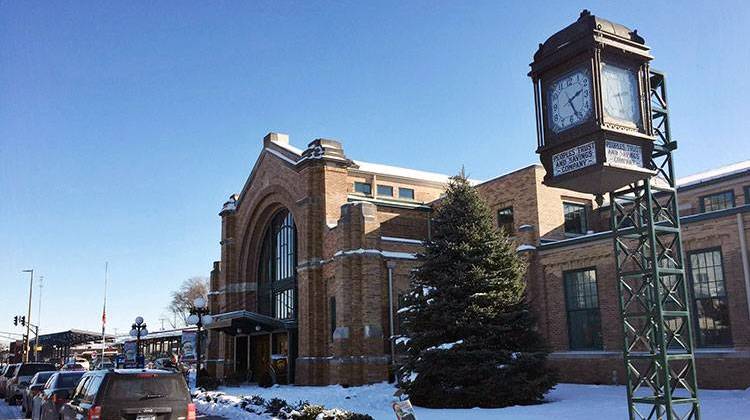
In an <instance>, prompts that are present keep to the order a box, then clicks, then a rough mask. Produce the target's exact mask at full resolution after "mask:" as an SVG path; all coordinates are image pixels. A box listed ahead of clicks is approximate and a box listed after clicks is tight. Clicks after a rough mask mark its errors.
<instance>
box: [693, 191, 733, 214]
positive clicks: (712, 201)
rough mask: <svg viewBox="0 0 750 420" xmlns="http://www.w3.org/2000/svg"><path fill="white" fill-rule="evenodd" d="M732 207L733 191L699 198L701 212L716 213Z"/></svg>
mask: <svg viewBox="0 0 750 420" xmlns="http://www.w3.org/2000/svg"><path fill="white" fill-rule="evenodd" d="M730 207H734V191H724V192H720V193H717V194H711V195H707V196H705V197H701V211H703V212H707V211H716V210H724V209H728V208H730Z"/></svg>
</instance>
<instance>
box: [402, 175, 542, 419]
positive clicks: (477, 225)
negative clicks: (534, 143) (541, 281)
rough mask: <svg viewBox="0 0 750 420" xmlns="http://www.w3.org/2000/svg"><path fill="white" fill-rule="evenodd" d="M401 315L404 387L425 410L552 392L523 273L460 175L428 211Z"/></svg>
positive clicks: (527, 399)
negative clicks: (426, 237) (427, 227)
mask: <svg viewBox="0 0 750 420" xmlns="http://www.w3.org/2000/svg"><path fill="white" fill-rule="evenodd" d="M419 260H420V262H421V265H420V267H419V268H418V270H417V271H415V273H414V278H413V279H412V286H411V287H412V288H411V290H410V291H409V293H408V294H407V295H406V297H405V302H404V303H405V306H404V307H403V308H402V309H400V310H399V314H400V316H401V318H402V325H403V328H404V330H405V335H404V336H402V337H399V338H398V339H397V343H399V344H400V345H403V346H405V347H406V353H407V358H406V362H405V364H404V365H403V366H402V368H401V378H402V388H403V389H404V391H405V392H406V393H407V394H408V395H409V398H410V399H411V400H412V402H414V403H415V404H417V405H420V406H424V407H504V406H509V405H518V404H534V403H537V402H539V401H541V399H542V398H543V397H544V394H545V393H547V391H549V390H550V388H552V387H553V386H554V385H555V383H556V375H555V373H554V371H553V370H551V368H550V367H548V366H547V363H546V361H547V354H548V350H547V347H546V344H545V342H544V340H543V338H542V337H541V335H539V333H537V332H536V331H535V327H534V323H535V320H534V318H533V316H532V314H531V312H530V311H529V307H528V303H527V301H526V298H525V293H524V292H525V282H524V273H525V270H526V266H525V264H524V262H523V261H522V260H521V259H520V258H519V257H518V256H517V255H516V251H515V247H514V245H513V242H512V241H511V240H510V239H509V238H508V236H507V235H506V234H505V233H502V232H498V230H497V229H496V228H495V227H494V225H493V222H492V217H491V214H490V211H489V208H488V207H487V206H486V205H485V204H484V202H483V201H482V199H481V198H480V197H479V195H478V193H477V192H476V190H475V189H474V188H473V187H471V185H469V182H468V181H467V179H466V177H465V176H464V174H463V171H462V173H461V174H460V175H458V176H455V177H453V178H451V181H450V183H449V185H448V189H447V192H446V195H445V197H444V198H443V199H442V200H441V203H440V204H439V205H438V207H437V209H436V210H435V213H434V217H433V224H432V238H431V240H430V241H428V242H427V243H426V245H425V251H424V253H423V254H420V256H419Z"/></svg>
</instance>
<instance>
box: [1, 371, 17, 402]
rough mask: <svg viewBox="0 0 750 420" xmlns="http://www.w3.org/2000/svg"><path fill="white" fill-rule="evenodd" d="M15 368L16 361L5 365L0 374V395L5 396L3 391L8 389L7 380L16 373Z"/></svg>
mask: <svg viewBox="0 0 750 420" xmlns="http://www.w3.org/2000/svg"><path fill="white" fill-rule="evenodd" d="M16 368H18V363H15V364H10V365H8V366H5V370H3V373H2V375H0V397H2V398H5V393H6V391H7V389H8V380H9V379H10V378H12V377H13V375H15V374H16Z"/></svg>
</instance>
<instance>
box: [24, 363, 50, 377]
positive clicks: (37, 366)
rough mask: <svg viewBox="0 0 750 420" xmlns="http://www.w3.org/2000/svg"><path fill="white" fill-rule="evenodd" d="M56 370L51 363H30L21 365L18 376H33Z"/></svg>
mask: <svg viewBox="0 0 750 420" xmlns="http://www.w3.org/2000/svg"><path fill="white" fill-rule="evenodd" d="M45 370H55V366H54V365H51V364H49V363H29V364H23V365H21V369H20V370H19V371H18V376H33V375H34V374H35V373H37V372H43V371H45Z"/></svg>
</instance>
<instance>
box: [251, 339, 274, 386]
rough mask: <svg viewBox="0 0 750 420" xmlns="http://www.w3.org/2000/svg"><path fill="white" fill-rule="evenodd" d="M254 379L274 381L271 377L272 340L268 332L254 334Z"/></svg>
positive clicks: (260, 381) (261, 381)
mask: <svg viewBox="0 0 750 420" xmlns="http://www.w3.org/2000/svg"><path fill="white" fill-rule="evenodd" d="M252 347H253V354H252V369H253V372H252V380H253V381H255V382H258V383H261V384H262V383H273V378H272V377H271V371H270V367H271V342H270V336H269V335H268V334H263V335H254V336H252Z"/></svg>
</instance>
